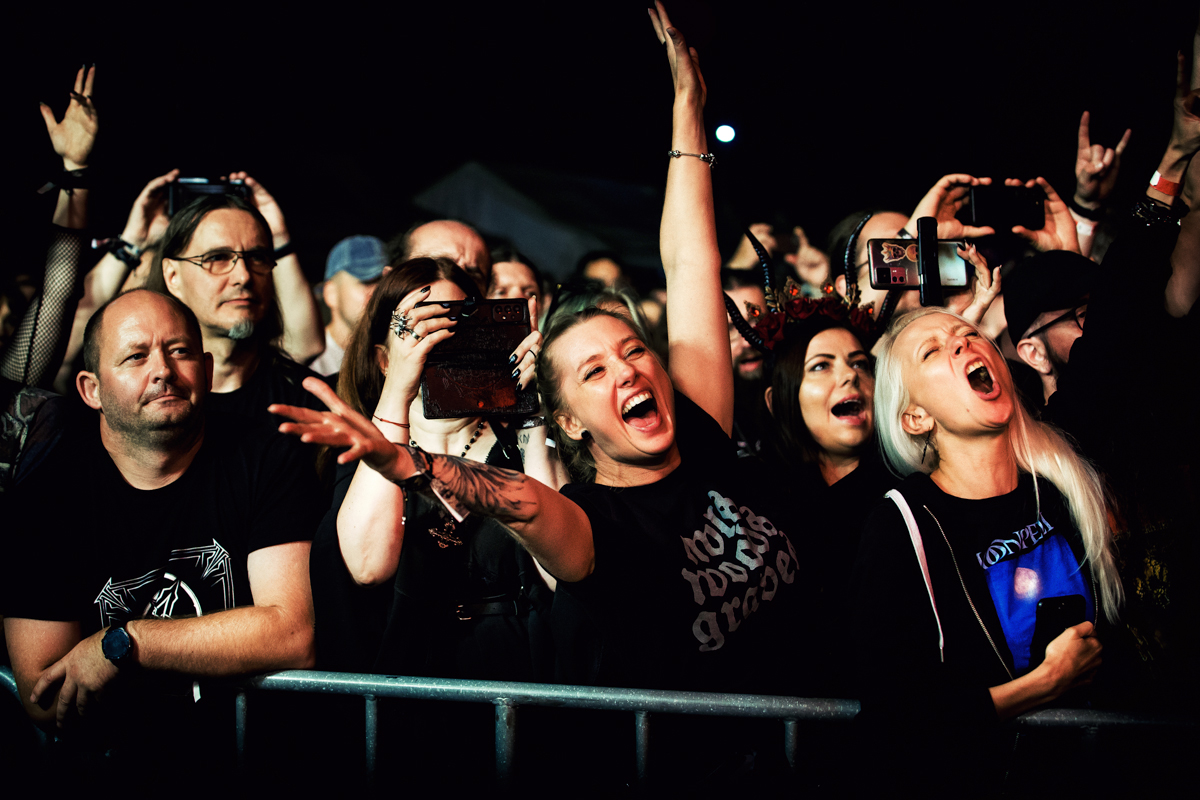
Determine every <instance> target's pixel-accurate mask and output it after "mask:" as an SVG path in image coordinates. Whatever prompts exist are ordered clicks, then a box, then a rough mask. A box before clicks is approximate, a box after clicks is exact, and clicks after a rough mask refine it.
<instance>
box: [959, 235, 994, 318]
mask: <svg viewBox="0 0 1200 800" xmlns="http://www.w3.org/2000/svg"><path fill="white" fill-rule="evenodd" d="M958 255H959V257H960V258H962V259H964V260H965V261H966V262H967V263H968V264H970V265H971V266H972V267H974V268H975V294H974V296H973V297H972V298H971V305H969V306H967V307H966V308H965V309H963V312H962V315H963V316H964V317H965V318H967V319H968V320H970V321H971V322H973V323H975V324H976V325H979V324H980V323H981V322H982V321H983V315H984V314H986V313H987V310H988V308H989V307H991V305H992V301H994V300H995V299H996V298H997V297H999V295H1000V267H996V268H995V269H988V263H987V259H986V258H984V257H983V255H982V254H981V253H980V252H979V250H978V248H976V247H975V245H973V244H972V245H968V246H967V248H966V249H963V248H961V247H960V248H958Z"/></svg>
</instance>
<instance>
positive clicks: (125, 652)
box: [100, 622, 133, 668]
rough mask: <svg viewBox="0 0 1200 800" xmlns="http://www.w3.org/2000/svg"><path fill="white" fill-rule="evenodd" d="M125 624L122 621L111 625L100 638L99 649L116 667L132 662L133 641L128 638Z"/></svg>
mask: <svg viewBox="0 0 1200 800" xmlns="http://www.w3.org/2000/svg"><path fill="white" fill-rule="evenodd" d="M127 624H128V623H125V622H122V623H121V624H120V625H114V626H112V627H111V628H109V629H108V632H107V633H105V634H104V637H103V638H102V639H101V640H100V649H101V650H102V651H104V657H105V658H107V659H108V660H109V661H111V662H112V663H113V666H115V667H117V668H120V667H125V666H128V665H130V664H132V663H133V641H132V640H131V639H130V638H129V632H128V631H126V630H125V626H126V625H127Z"/></svg>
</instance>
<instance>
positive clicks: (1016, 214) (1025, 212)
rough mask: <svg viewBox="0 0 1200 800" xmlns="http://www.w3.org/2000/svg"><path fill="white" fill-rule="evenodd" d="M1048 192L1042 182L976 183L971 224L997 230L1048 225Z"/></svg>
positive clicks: (1004, 231) (1001, 231)
mask: <svg viewBox="0 0 1200 800" xmlns="http://www.w3.org/2000/svg"><path fill="white" fill-rule="evenodd" d="M1045 200H1046V193H1045V192H1044V191H1042V188H1041V187H1040V186H1034V187H1032V188H1026V187H1024V186H997V185H995V184H992V185H991V186H972V187H971V202H970V209H971V224H972V225H976V226H979V227H983V226H987V225H990V226H991V227H993V228H995V229H996V232H997V233H1006V232H1008V231H1011V230H1012V229H1013V226H1015V225H1020V226H1022V227H1024V228H1028V229H1029V230H1031V231H1036V230H1041V229H1042V228H1044V227H1045V226H1046V211H1045V205H1044V204H1045Z"/></svg>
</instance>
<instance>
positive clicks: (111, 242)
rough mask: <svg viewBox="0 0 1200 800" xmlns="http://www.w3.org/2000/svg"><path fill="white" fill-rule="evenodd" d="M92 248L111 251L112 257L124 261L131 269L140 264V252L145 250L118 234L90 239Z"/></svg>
mask: <svg viewBox="0 0 1200 800" xmlns="http://www.w3.org/2000/svg"><path fill="white" fill-rule="evenodd" d="M92 249H93V250H105V251H107V252H109V253H112V255H113V257H114V258H116V259H119V260H120V261H124V262H125V264H127V265H128V266H129V267H130V268H131V269H137V268H138V266H140V265H141V263H142V253H143V252H145V251H144V250H142V249H141V248H140V247H137V246H136V245H132V244H130V243H129V242H127V241H125V240H124V239H122V238H121V237H119V236H114V237H113V238H111V239H92Z"/></svg>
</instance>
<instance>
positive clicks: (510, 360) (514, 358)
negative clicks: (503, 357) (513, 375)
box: [508, 353, 517, 364]
mask: <svg viewBox="0 0 1200 800" xmlns="http://www.w3.org/2000/svg"><path fill="white" fill-rule="evenodd" d="M508 363H510V364H515V363H517V354H516V353H513V354H512V355H511V356H509V357H508Z"/></svg>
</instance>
